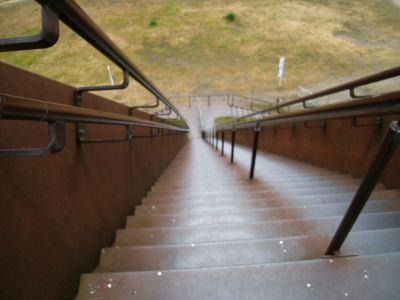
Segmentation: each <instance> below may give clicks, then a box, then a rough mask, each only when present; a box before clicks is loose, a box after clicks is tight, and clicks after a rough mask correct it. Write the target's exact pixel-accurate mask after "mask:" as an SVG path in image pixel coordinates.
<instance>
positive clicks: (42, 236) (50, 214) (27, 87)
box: [0, 63, 186, 299]
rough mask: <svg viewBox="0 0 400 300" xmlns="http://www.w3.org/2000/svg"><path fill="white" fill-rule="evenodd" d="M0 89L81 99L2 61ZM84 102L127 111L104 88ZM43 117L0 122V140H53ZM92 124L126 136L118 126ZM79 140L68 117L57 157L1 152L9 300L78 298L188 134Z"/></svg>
mask: <svg viewBox="0 0 400 300" xmlns="http://www.w3.org/2000/svg"><path fill="white" fill-rule="evenodd" d="M0 92H1V93H7V94H13V95H18V96H23V97H29V98H36V99H42V100H47V101H54V102H58V103H64V104H73V100H72V92H73V88H72V87H70V86H66V85H63V84H60V83H58V82H55V81H52V80H49V79H45V78H43V77H40V76H38V75H35V74H32V73H29V72H26V71H23V70H20V69H17V68H15V67H11V66H9V65H6V64H3V63H0ZM84 106H86V107H91V108H97V109H99V110H104V111H110V112H117V113H124V114H127V113H128V111H127V108H126V107H124V106H121V105H119V104H116V103H113V102H110V101H107V100H105V99H102V98H101V97H98V96H95V95H88V96H87V97H85V102H84ZM135 116H138V117H142V118H147V119H148V118H149V116H148V115H147V114H145V113H139V112H137V113H136V115H135ZM38 123H39V122H26V121H25V122H23V121H18V122H16V121H4V120H3V121H1V120H0V147H1V148H9V147H24V146H27V147H33V146H40V145H45V144H46V138H47V127H46V126H45V124H38ZM88 127H89V126H88ZM88 131H89V135H91V136H96V137H106V136H108V137H110V136H114V137H115V136H116V135H121V136H123V135H124V134H125V129H124V128H123V127H118V126H95V125H91V126H90V128H88ZM148 131H149V130H148V129H138V131H137V133H138V134H140V133H148ZM75 137H76V135H75V127H74V125H72V124H69V125H67V144H66V147H65V148H64V150H63V151H62V152H60V153H58V154H53V155H50V156H47V157H36V158H0V243H1V244H0V266H1V270H0V274H1V275H0V278H1V280H0V298H1V299H71V298H73V296H74V295H75V293H76V291H77V287H78V284H79V279H80V274H81V273H83V272H91V271H92V270H93V268H95V267H96V265H97V262H98V259H99V254H100V248H101V247H104V246H109V245H111V244H112V243H113V240H114V234H115V231H116V229H118V228H122V227H123V226H124V224H125V220H126V216H127V215H129V214H132V213H133V212H134V207H135V205H136V204H139V203H140V201H141V198H142V197H143V196H145V194H146V192H147V190H148V189H149V188H150V187H151V185H152V184H153V183H154V182H155V180H156V179H157V178H158V176H159V175H160V173H161V172H162V171H163V170H164V169H165V167H166V166H167V165H168V163H169V162H170V161H171V159H173V157H174V156H175V155H176V154H177V152H178V151H179V150H180V149H181V147H182V146H183V145H184V143H185V142H186V135H184V134H179V135H171V136H164V137H155V138H140V139H134V140H132V141H131V142H124V143H113V144H84V145H79V144H78V143H77V142H76V139H75Z"/></svg>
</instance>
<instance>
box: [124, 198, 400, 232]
mask: <svg viewBox="0 0 400 300" xmlns="http://www.w3.org/2000/svg"><path fill="white" fill-rule="evenodd" d="M348 207H349V204H348V203H333V204H319V205H309V206H295V207H276V208H260V209H253V210H244V211H240V212H225V213H223V212H209V213H204V212H200V213H196V212H192V213H187V214H176V215H165V214H163V215H157V214H151V215H137V216H131V217H128V220H127V225H126V227H127V228H132V227H136V228H140V227H169V226H198V225H213V224H232V223H246V222H262V221H265V220H268V221H272V220H285V219H307V218H318V217H329V216H340V215H344V214H345V213H346V211H347V209H348ZM389 211H400V201H399V200H382V201H371V202H369V203H367V205H366V206H365V208H364V209H363V213H373V212H389Z"/></svg>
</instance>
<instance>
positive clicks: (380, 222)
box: [115, 212, 400, 246]
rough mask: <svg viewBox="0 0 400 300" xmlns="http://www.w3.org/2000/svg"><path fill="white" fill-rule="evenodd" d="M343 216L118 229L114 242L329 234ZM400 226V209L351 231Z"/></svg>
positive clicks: (363, 218)
mask: <svg viewBox="0 0 400 300" xmlns="http://www.w3.org/2000/svg"><path fill="white" fill-rule="evenodd" d="M342 218H343V216H334V217H324V218H321V217H319V218H310V219H300V220H294V219H289V220H279V221H262V222H253V223H244V224H241V223H237V224H217V225H200V226H197V227H190V226H181V227H160V228H149V227H147V228H146V227H144V228H126V229H122V230H118V231H117V237H116V242H115V245H117V246H118V245H121V246H125V245H163V244H164V245H168V244H190V243H201V242H212V241H232V240H241V239H242V240H244V239H259V238H274V237H285V236H297V235H307V234H329V233H334V232H335V231H336V229H337V228H338V226H339V224H340V221H341V220H342ZM395 227H400V213H399V212H389V213H373V214H368V213H366V214H362V215H360V217H359V218H358V219H357V222H356V223H355V225H354V227H353V229H352V231H362V230H373V229H384V228H395Z"/></svg>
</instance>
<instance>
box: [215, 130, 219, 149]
mask: <svg viewBox="0 0 400 300" xmlns="http://www.w3.org/2000/svg"><path fill="white" fill-rule="evenodd" d="M215 150H217V151H218V130H217V131H215Z"/></svg>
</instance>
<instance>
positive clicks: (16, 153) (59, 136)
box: [0, 122, 66, 157]
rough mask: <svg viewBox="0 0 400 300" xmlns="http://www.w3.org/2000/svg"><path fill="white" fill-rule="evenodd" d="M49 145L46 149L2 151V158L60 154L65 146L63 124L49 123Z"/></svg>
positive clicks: (0, 155) (0, 152) (0, 153)
mask: <svg viewBox="0 0 400 300" xmlns="http://www.w3.org/2000/svg"><path fill="white" fill-rule="evenodd" d="M48 131H49V143H48V145H47V146H46V147H44V148H26V149H0V157H34V156H46V155H49V154H53V153H57V152H60V151H61V150H62V149H63V148H64V146H65V139H66V132H65V124H64V123H63V122H48Z"/></svg>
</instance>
